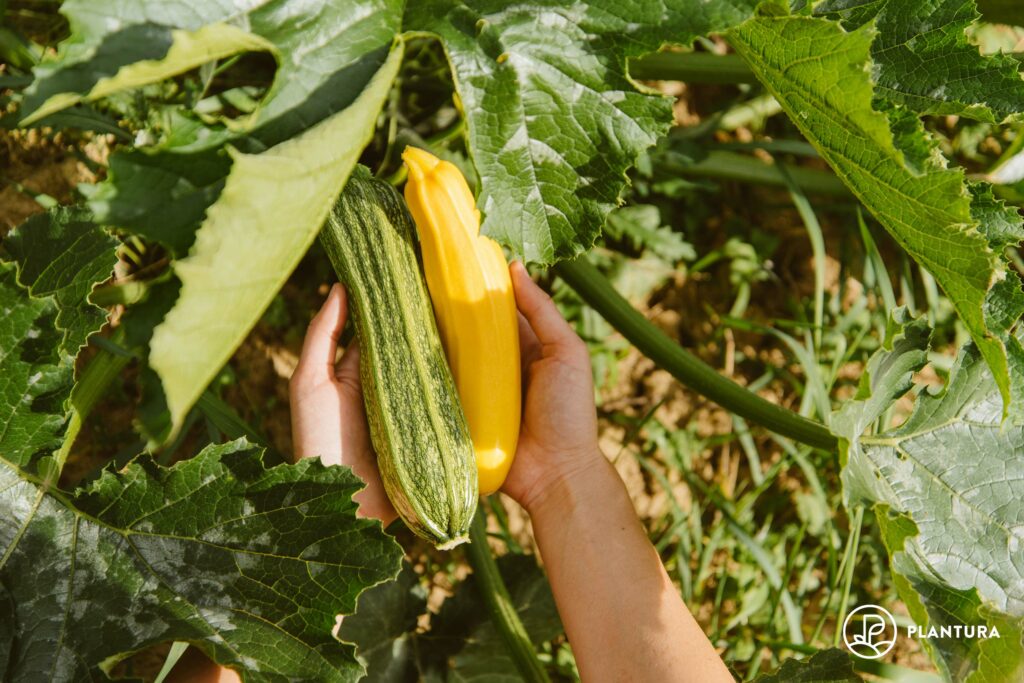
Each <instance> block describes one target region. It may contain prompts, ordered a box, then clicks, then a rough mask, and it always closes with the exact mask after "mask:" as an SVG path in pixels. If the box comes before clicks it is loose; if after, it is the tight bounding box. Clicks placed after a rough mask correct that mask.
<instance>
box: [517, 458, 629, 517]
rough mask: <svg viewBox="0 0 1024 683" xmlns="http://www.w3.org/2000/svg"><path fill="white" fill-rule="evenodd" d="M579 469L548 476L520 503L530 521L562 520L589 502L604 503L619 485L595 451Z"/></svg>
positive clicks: (562, 469) (584, 460)
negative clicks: (560, 518)
mask: <svg viewBox="0 0 1024 683" xmlns="http://www.w3.org/2000/svg"><path fill="white" fill-rule="evenodd" d="M580 460H581V461H582V462H581V464H579V465H576V466H571V467H563V468H560V469H558V470H557V471H555V472H553V473H552V474H550V475H548V476H547V477H546V478H545V479H544V481H543V485H541V486H538V487H535V490H534V491H531V493H530V495H529V496H528V497H526V498H525V499H524V500H522V501H521V502H522V506H523V508H524V509H525V510H526V512H527V514H529V515H530V517H531V518H532V519H539V518H542V517H547V518H556V517H562V518H564V517H565V516H567V515H571V514H573V513H574V512H575V511H577V510H579V509H580V508H581V507H582V506H583V505H584V504H586V503H588V502H591V501H599V500H602V499H607V497H608V496H609V494H613V493H614V490H615V489H616V488H622V481H621V479H619V475H618V473H617V472H616V471H615V468H614V467H612V464H611V463H610V462H608V460H607V459H606V458H605V457H604V455H603V454H602V453H601V452H600V451H598V452H597V453H594V454H592V455H590V456H589V457H586V458H581V459H580Z"/></svg>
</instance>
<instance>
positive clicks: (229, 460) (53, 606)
mask: <svg viewBox="0 0 1024 683" xmlns="http://www.w3.org/2000/svg"><path fill="white" fill-rule="evenodd" d="M360 488H362V482H360V481H359V480H358V479H357V478H356V477H355V475H353V474H352V473H351V472H350V471H349V470H348V469H345V468H340V467H324V466H323V465H321V464H320V462H319V461H318V460H316V459H307V460H303V461H302V462H301V463H299V464H297V465H281V466H278V467H275V468H273V469H269V470H267V469H264V467H263V465H262V463H261V460H260V454H259V451H258V450H256V449H253V448H252V447H250V446H248V445H247V444H246V443H245V442H244V441H239V442H234V443H230V444H226V445H222V446H211V447H208V448H207V449H205V450H204V451H203V452H202V453H200V454H199V455H198V456H196V457H195V458H192V459H191V460H186V461H184V462H181V463H179V464H177V465H175V466H174V467H172V468H170V469H164V468H162V467H159V466H157V465H156V464H155V463H153V462H152V461H151V460H149V459H148V458H144V459H142V460H141V461H139V462H136V463H133V464H131V465H129V466H128V467H127V468H125V470H124V471H123V472H122V473H120V474H117V475H115V474H113V473H110V472H106V473H104V475H103V476H102V477H101V478H100V479H99V480H97V481H96V482H94V483H93V485H92V486H91V487H90V488H89V489H88V490H85V491H82V492H80V493H78V494H77V495H75V496H74V497H71V498H66V497H65V496H64V495H63V494H60V493H58V492H56V491H54V490H52V489H48V488H46V487H45V486H43V485H41V482H39V481H38V480H35V479H30V478H24V477H22V476H19V475H18V473H17V472H16V471H15V470H14V469H12V468H11V467H9V466H6V464H4V465H3V466H0V490H2V491H3V492H4V495H3V498H2V501H0V507H2V514H0V552H2V558H3V559H2V561H0V579H2V583H3V585H4V586H5V588H6V589H7V591H9V593H10V595H11V597H12V598H13V601H14V620H13V624H14V646H13V649H12V655H11V658H10V663H9V665H8V669H7V675H8V676H9V677H10V678H11V679H12V680H69V679H83V678H88V677H95V676H96V675H97V673H98V669H105V670H106V669H109V667H111V666H112V665H113V664H114V663H116V662H117V661H118V660H119V659H120V658H121V657H123V656H125V655H126V654H128V653H130V652H131V651H134V650H136V649H138V648H140V647H144V646H146V645H149V644H154V643H159V642H165V641H172V640H180V641H189V642H192V643H194V644H197V645H198V646H199V647H200V648H202V649H203V650H205V651H206V652H207V654H209V655H211V656H212V657H213V658H214V659H216V660H217V661H218V662H220V663H222V664H226V665H229V666H232V667H235V668H237V669H239V670H242V671H244V672H245V678H246V680H248V681H269V680H280V678H281V677H289V678H293V679H294V678H300V679H304V680H318V681H353V680H356V679H357V678H358V677H359V676H360V675H361V670H362V667H361V666H360V665H359V664H358V663H357V662H356V661H355V659H354V657H353V656H352V651H351V648H348V647H345V646H343V645H341V644H339V643H337V642H336V641H335V640H334V639H333V637H332V636H331V630H332V628H333V626H334V623H335V615H336V614H344V613H349V612H352V611H353V610H354V608H355V604H356V598H357V597H358V595H359V593H360V592H361V591H362V590H363V589H364V588H366V587H367V586H370V585H373V584H375V583H378V582H380V581H384V580H386V579H388V578H390V577H391V576H393V575H394V574H395V573H396V572H397V571H398V566H399V558H400V556H401V549H400V548H399V547H398V546H397V544H395V542H394V541H393V540H392V539H391V538H389V537H388V536H386V535H384V533H383V532H382V531H381V529H380V526H379V523H377V522H371V521H368V520H358V519H356V517H355V508H356V505H355V504H354V503H353V502H352V500H351V497H352V494H353V493H355V492H356V491H358V490H359V489H360Z"/></svg>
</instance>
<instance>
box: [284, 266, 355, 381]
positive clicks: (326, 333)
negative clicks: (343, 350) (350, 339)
mask: <svg viewBox="0 0 1024 683" xmlns="http://www.w3.org/2000/svg"><path fill="white" fill-rule="evenodd" d="M347 317H348V298H347V297H346V295H345V288H344V287H342V286H341V285H340V284H335V285H334V286H333V287H331V291H330V293H329V294H328V295H327V300H326V301H324V305H323V306H322V307H321V308H320V312H319V313H317V314H316V315H315V316H314V317H313V320H311V321H310V323H309V328H308V329H307V330H306V340H305V341H304V342H303V344H302V355H301V356H300V357H299V365H298V367H297V368H296V370H295V372H296V374H299V373H300V370H301V371H302V374H305V373H306V372H309V373H312V374H313V375H316V376H322V377H327V378H333V377H334V359H335V356H336V355H337V353H338V339H339V338H340V337H341V331H342V329H344V327H345V319H346V318H347ZM321 373H323V374H322V375H321Z"/></svg>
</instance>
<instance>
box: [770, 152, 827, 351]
mask: <svg viewBox="0 0 1024 683" xmlns="http://www.w3.org/2000/svg"><path fill="white" fill-rule="evenodd" d="M778 169H779V175H781V176H782V180H783V181H784V182H785V183H786V188H787V189H788V190H789V196H790V197H791V198H792V199H793V205H794V206H796V210H797V213H799V214H800V219H801V220H802V221H803V223H804V227H805V228H807V237H808V238H809V239H810V242H811V254H812V255H813V258H814V356H815V361H817V356H819V355H820V354H821V330H822V325H823V324H824V318H825V237H824V236H823V235H822V232H821V224H820V223H818V217H817V216H816V215H815V214H814V209H813V208H811V203H810V202H809V201H807V195H805V194H804V191H803V190H802V189H800V186H799V185H797V184H796V181H794V180H793V176H792V175H791V174H790V172H789V171H788V170H787V169H786V166H785V165H784V164H778ZM816 364H817V363H816Z"/></svg>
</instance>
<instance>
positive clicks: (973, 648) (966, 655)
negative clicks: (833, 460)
mask: <svg viewBox="0 0 1024 683" xmlns="http://www.w3.org/2000/svg"><path fill="white" fill-rule="evenodd" d="M875 514H876V518H877V520H878V523H879V529H880V531H881V537H882V541H883V542H884V543H885V547H886V550H888V552H889V557H890V564H891V569H892V572H893V577H894V579H895V584H896V590H897V592H898V593H899V595H900V599H901V600H903V602H904V603H905V604H906V605H907V609H908V610H909V611H910V616H911V617H912V618H913V620H914V623H915V624H917V625H919V626H921V627H923V628H925V629H927V628H930V627H936V628H941V627H943V626H950V627H953V626H956V625H959V624H968V625H974V626H975V627H977V626H979V625H984V626H986V627H987V629H992V628H995V629H997V630H998V632H999V637H997V638H996V637H988V638H978V637H975V638H966V637H964V638H935V639H930V640H926V641H925V642H926V645H927V646H928V649H929V650H930V651H931V652H932V655H933V656H932V659H933V660H935V661H936V662H937V663H938V665H939V667H940V669H942V670H943V673H944V674H945V675H946V676H947V677H948V678H951V679H953V680H957V681H961V680H963V681H971V682H973V683H982V682H984V683H988V682H991V683H1002V682H1003V681H1014V680H1019V679H1020V677H1021V675H1024V658H1022V656H1021V650H1022V648H1024V640H1022V636H1024V630H1022V629H1024V624H1022V622H1021V620H1020V619H1016V618H1013V617H1009V616H1007V615H1005V614H1000V613H999V612H996V611H993V610H992V609H990V608H989V607H987V606H986V605H985V604H984V603H983V602H982V600H981V598H980V597H979V595H978V591H977V589H975V588H971V589H968V590H957V589H954V588H950V587H949V586H947V585H944V584H941V583H936V582H935V581H934V580H933V579H932V577H930V576H929V574H928V569H927V566H926V565H922V564H921V563H920V562H918V560H917V559H916V558H915V556H914V554H913V550H912V548H911V550H910V551H909V552H908V549H907V548H906V547H905V543H906V541H907V540H908V539H912V537H914V536H916V535H918V533H919V530H918V528H917V525H916V524H914V522H913V521H912V520H911V519H910V518H909V517H907V516H906V515H896V514H893V513H892V512H891V510H890V509H889V507H888V506H886V505H878V506H876V508H875Z"/></svg>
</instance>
